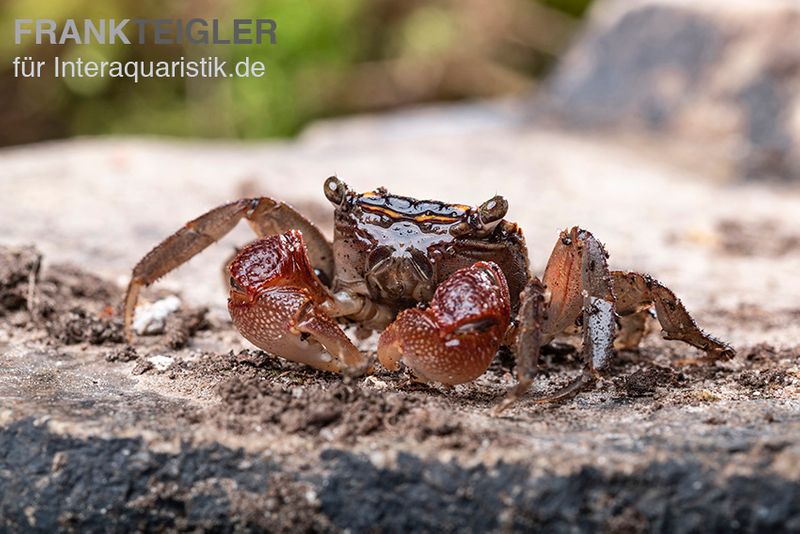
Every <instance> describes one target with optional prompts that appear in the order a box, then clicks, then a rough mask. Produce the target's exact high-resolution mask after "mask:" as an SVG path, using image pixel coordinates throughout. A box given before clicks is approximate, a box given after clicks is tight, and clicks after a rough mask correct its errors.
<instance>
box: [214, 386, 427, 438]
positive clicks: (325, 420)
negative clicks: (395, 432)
mask: <svg viewBox="0 0 800 534" xmlns="http://www.w3.org/2000/svg"><path fill="white" fill-rule="evenodd" d="M218 392H219V395H220V398H221V401H222V402H221V408H222V410H223V412H224V414H225V415H224V417H223V422H224V423H225V425H226V426H228V427H231V429H232V430H234V431H238V432H247V431H249V430H250V428H252V427H253V426H261V425H277V426H278V427H279V428H280V430H281V431H283V432H288V433H292V434H303V435H316V434H318V433H319V432H320V431H322V430H323V429H325V430H329V431H330V432H331V433H332V437H336V438H339V439H343V440H347V439H348V438H350V439H352V438H355V437H358V436H365V435H369V434H372V433H374V432H378V431H380V430H383V429H386V428H389V427H392V426H394V425H397V424H398V423H400V422H401V420H402V419H403V418H404V417H406V416H407V415H408V414H409V412H410V409H411V407H412V406H414V405H415V404H416V401H415V400H413V399H409V398H407V397H404V396H403V395H401V394H398V393H388V394H386V393H379V392H375V391H372V390H370V389H367V388H362V387H360V386H356V385H348V384H345V383H343V382H338V383H333V384H330V385H327V386H325V385H317V384H315V385H312V386H309V387H299V386H296V387H286V386H284V385H282V384H280V383H276V382H272V381H266V380H258V379H255V380H253V379H251V380H242V379H241V378H239V377H234V378H232V379H230V380H226V381H225V382H222V383H221V384H220V385H219V387H218Z"/></svg>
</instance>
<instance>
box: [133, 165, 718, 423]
mask: <svg viewBox="0 0 800 534" xmlns="http://www.w3.org/2000/svg"><path fill="white" fill-rule="evenodd" d="M323 190H324V193H325V196H326V197H327V199H328V200H329V201H330V202H331V204H332V205H333V214H334V235H333V243H330V242H329V241H328V240H327V239H326V238H325V237H324V236H323V234H322V233H321V232H320V230H319V229H318V228H317V227H316V226H314V224H312V223H311V222H310V221H309V220H308V219H306V218H305V217H304V216H303V215H301V214H300V213H299V212H298V211H296V210H295V209H294V208H292V207H291V206H289V205H288V204H286V203H284V202H280V201H278V200H274V199H272V198H268V197H259V198H246V199H241V200H237V201H235V202H231V203H228V204H224V205H222V206H219V207H217V208H214V209H212V210H210V211H208V212H207V213H205V214H203V215H201V216H200V217H198V218H196V219H194V220H192V221H190V222H188V223H186V225H185V226H184V227H183V228H181V229H180V230H178V231H177V232H175V233H174V234H172V235H171V236H169V237H168V238H166V239H165V240H164V241H163V242H161V243H160V244H159V245H157V246H156V247H155V248H154V249H153V250H151V251H150V252H149V253H148V254H147V255H146V256H145V257H144V258H142V260H141V261H139V263H138V264H137V265H136V266H135V267H134V269H133V273H132V277H131V280H130V283H129V285H128V289H127V293H126V296H125V301H124V305H123V306H124V327H125V332H126V335H127V336H128V339H129V340H131V341H132V336H133V333H132V331H131V322H132V319H133V316H134V311H135V308H136V303H137V299H138V295H139V292H140V290H141V288H143V287H145V286H148V285H150V284H152V283H153V282H155V281H156V280H157V279H159V278H161V277H162V276H164V275H166V274H167V273H169V272H170V271H172V270H173V269H175V268H176V267H178V266H180V265H181V264H183V263H185V262H186V261H188V260H189V259H190V258H192V257H193V256H195V255H196V254H198V253H199V252H201V251H202V250H203V249H205V248H206V247H208V246H209V245H211V244H212V243H214V242H216V241H218V240H219V239H221V238H222V237H223V236H224V235H225V234H227V233H228V232H229V231H230V230H231V229H232V228H233V227H234V226H236V224H237V223H238V222H239V221H240V220H242V219H246V220H247V222H248V223H249V224H250V226H251V227H252V229H253V230H254V232H255V233H256V235H257V236H258V239H256V240H255V241H253V242H251V243H250V244H248V245H246V246H245V247H244V248H242V249H241V250H239V251H238V253H237V254H236V255H235V257H234V258H233V259H232V260H231V261H230V262H229V263H228V264H227V274H228V275H229V291H230V295H229V298H228V310H229V312H230V316H231V318H232V320H233V324H234V325H235V327H236V328H237V329H238V331H239V332H240V333H241V335H242V336H243V337H245V338H246V339H247V340H248V341H250V342H251V343H252V344H254V345H255V346H257V347H259V348H261V349H263V350H265V351H267V352H268V353H271V354H273V355H276V356H280V357H282V358H285V359H287V360H291V361H294V362H300V363H303V364H307V365H310V366H311V367H314V368H316V369H320V370H324V371H332V372H336V373H342V374H344V375H349V376H358V375H362V374H364V373H367V372H370V371H371V370H373V369H374V368H375V365H374V355H373V354H365V353H363V352H362V351H361V350H359V348H358V347H357V346H356V344H354V343H353V341H351V339H350V338H349V337H348V336H347V335H346V334H345V332H344V330H343V329H342V326H343V325H346V324H355V325H356V329H355V333H356V336H357V337H359V338H363V337H365V336H367V335H369V334H370V333H371V332H373V331H378V332H380V336H379V339H378V344H377V360H378V361H379V362H380V364H381V365H382V366H383V367H384V368H386V369H388V370H390V371H395V370H398V369H399V368H400V366H401V365H402V366H405V367H407V368H408V369H409V370H410V371H411V373H412V376H413V377H414V379H415V380H418V381H421V382H433V383H439V384H443V385H445V386H453V385H456V384H462V383H467V382H470V381H472V380H474V379H476V378H477V377H479V376H480V375H481V374H483V373H484V371H486V369H487V368H488V367H489V365H490V363H491V361H492V359H493V358H494V357H495V355H496V354H497V353H498V351H499V350H500V349H501V348H503V347H505V348H507V349H509V350H511V351H512V352H513V353H514V355H515V361H516V365H515V375H516V380H517V383H516V385H515V387H513V388H512V389H511V390H509V392H508V393H507V395H506V397H505V399H504V400H503V401H502V402H501V403H500V404H498V405H497V407H496V409H497V411H502V410H503V409H505V408H506V407H507V406H509V405H510V404H512V403H513V402H515V401H516V400H517V399H519V398H521V397H522V396H523V395H524V394H525V393H526V392H527V391H528V389H529V388H530V386H531V384H532V382H533V379H534V377H535V374H536V370H537V365H538V359H539V354H540V349H541V348H542V347H543V346H544V345H546V344H548V343H550V342H552V341H553V340H554V339H556V338H557V337H559V336H561V335H562V334H565V333H568V332H573V333H574V332H575V331H576V329H578V330H577V331H578V332H580V331H581V330H582V334H583V344H582V360H583V370H582V372H581V373H580V375H579V376H578V377H577V378H575V379H573V380H572V381H571V382H569V383H568V384H566V385H564V386H563V387H561V388H560V389H558V390H557V391H555V392H554V393H551V394H549V395H545V396H539V397H537V398H536V399H535V401H536V402H556V401H562V400H566V399H569V398H571V397H573V396H575V395H576V394H578V393H579V392H580V391H581V390H583V389H586V388H587V387H589V386H590V385H591V384H593V383H594V382H595V381H596V380H597V379H598V378H599V377H600V376H601V372H602V371H603V370H604V369H606V368H607V367H608V365H609V361H610V360H611V358H612V355H613V353H614V348H627V349H632V348H635V347H636V346H638V344H639V342H640V341H641V339H642V337H643V335H644V333H645V329H646V322H647V319H648V317H650V316H651V315H655V317H656V318H657V319H658V321H659V323H660V325H661V328H662V330H663V335H664V337H665V338H666V339H672V340H680V341H683V342H685V343H688V344H689V345H692V346H694V347H696V348H698V349H700V350H702V351H704V352H705V356H704V357H702V358H699V359H698V360H703V361H714V360H724V359H730V358H732V357H733V356H734V351H733V349H732V348H731V347H730V346H729V345H728V344H726V343H724V342H722V341H720V340H718V339H716V338H714V337H712V336H710V335H709V334H707V333H705V332H704V331H702V330H701V329H700V328H699V327H698V326H697V324H696V323H695V321H694V319H693V318H692V317H691V315H690V314H689V313H688V311H687V310H686V308H685V307H684V306H683V304H682V303H681V301H680V300H679V299H678V298H676V296H675V294H674V293H673V292H672V291H671V290H670V289H668V288H667V287H666V286H664V285H663V284H661V283H660V282H658V281H657V280H655V279H653V278H651V277H649V276H647V275H643V274H639V273H635V272H626V271H610V270H609V268H608V265H607V258H608V254H607V253H606V251H605V249H604V247H603V245H602V244H601V243H600V242H599V241H598V240H597V239H596V238H595V237H594V236H593V235H592V234H591V233H590V232H588V231H586V230H583V229H581V228H578V227H574V228H571V229H569V230H564V231H562V232H561V234H560V236H559V238H558V240H557V241H556V243H555V247H554V249H553V252H552V254H551V255H550V258H549V260H548V262H547V267H546V268H545V271H544V274H543V276H542V278H541V280H540V279H539V278H537V277H536V276H534V275H532V274H531V272H530V268H529V262H528V253H527V249H526V245H525V239H524V237H523V234H522V231H521V230H520V228H519V227H518V226H517V225H516V224H514V223H512V222H509V221H507V220H505V218H504V217H505V215H506V212H507V210H508V203H507V201H506V200H505V199H504V198H503V197H502V196H495V197H493V198H491V199H489V200H487V201H486V202H484V203H482V204H481V205H479V206H477V207H470V206H466V205H462V204H448V203H444V202H439V201H433V200H417V199H414V198H410V197H404V196H398V195H393V194H390V193H389V192H388V191H387V190H386V189H384V188H379V189H376V190H375V191H371V192H367V193H362V194H358V193H356V192H354V191H353V190H352V189H350V188H349V187H348V186H347V184H345V183H344V182H343V181H342V180H340V179H339V178H337V177H335V176H333V177H330V178H328V179H327V180H325V182H324V185H323ZM653 312H654V313H653Z"/></svg>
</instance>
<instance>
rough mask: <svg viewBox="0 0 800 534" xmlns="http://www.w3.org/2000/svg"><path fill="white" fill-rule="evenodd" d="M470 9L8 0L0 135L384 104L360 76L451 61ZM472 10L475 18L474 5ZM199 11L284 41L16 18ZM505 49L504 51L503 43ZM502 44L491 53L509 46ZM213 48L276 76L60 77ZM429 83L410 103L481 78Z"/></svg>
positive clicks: (296, 0) (360, 3)
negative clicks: (127, 31)
mask: <svg viewBox="0 0 800 534" xmlns="http://www.w3.org/2000/svg"><path fill="white" fill-rule="evenodd" d="M498 1H499V0H498ZM508 1H509V2H514V1H519V2H522V3H524V2H526V1H530V2H533V1H534V0H508ZM539 1H540V2H541V3H543V4H547V5H549V6H550V7H552V8H555V9H557V10H561V11H563V12H565V13H570V14H580V13H582V11H583V9H585V7H586V5H587V4H588V2H589V1H590V0H564V1H558V0H539ZM494 5H495V4H493V3H492V2H491V1H488V2H487V3H486V6H487V7H486V9H493V8H494ZM459 9H461V5H460V4H459V3H458V2H455V1H448V0H431V1H429V2H426V1H423V0H418V1H414V2H405V1H404V0H320V1H315V2H311V1H300V0H243V1H238V2H219V3H215V2H205V3H202V4H201V3H195V2H190V1H189V0H183V1H174V2H170V3H164V2H158V1H156V0H105V1H103V2H97V1H94V0H34V1H31V0H4V2H2V3H0V33H2V35H4V36H6V37H5V38H4V39H3V40H2V41H0V145H2V144H13V143H20V142H28V141H35V140H40V139H46V138H53V137H65V136H72V135H96V134H107V133H118V134H142V133H145V134H153V135H178V136H200V137H236V138H258V137H268V136H288V135H292V134H295V133H296V132H298V131H299V129H300V128H301V127H302V126H303V125H304V124H306V123H307V122H308V121H310V120H313V119H315V118H318V117H325V116H331V115H337V114H341V113H348V112H357V111H362V110H365V109H373V108H374V105H372V104H367V103H365V104H364V105H363V106H360V99H359V98H358V97H351V98H347V97H348V95H357V94H361V93H359V92H357V91H355V89H359V90H361V89H362V87H357V88H354V87H353V84H354V83H359V84H364V83H365V82H364V80H367V81H369V80H371V79H372V78H369V77H368V76H367V75H366V74H364V73H365V72H367V73H370V72H377V73H378V74H377V77H378V78H380V77H381V76H384V75H385V73H386V72H389V70H388V69H389V68H390V67H387V66H386V65H389V66H391V65H393V63H392V62H393V61H395V60H397V59H402V60H403V61H406V63H404V64H403V65H405V66H406V67H407V66H408V65H411V72H416V71H415V70H414V66H415V65H418V64H419V65H423V66H426V65H430V64H436V62H441V63H442V64H447V62H448V61H451V59H452V57H455V56H457V55H458V52H459V50H460V47H461V46H462V44H463V43H462V39H460V33H459V32H460V31H463V21H460V19H459V16H460V14H459V12H458V10H459ZM469 16H472V17H475V12H474V10H473V12H471V13H470V14H469ZM193 17H201V18H205V19H215V18H216V19H220V20H221V21H223V22H224V23H228V24H229V23H230V21H232V20H233V19H234V18H271V19H274V20H276V21H277V23H278V30H277V36H278V44H277V45H272V46H271V45H268V44H262V45H257V44H253V45H235V46H234V45H231V46H223V45H218V46H206V45H190V44H183V45H160V46H159V45H154V44H145V45H135V46H126V45H123V44H118V45H113V46H112V45H103V46H92V45H80V46H76V45H70V44H67V45H63V46H49V45H40V46H35V45H32V44H30V43H31V41H30V39H29V40H28V41H27V42H26V44H23V45H20V46H16V45H15V44H14V41H13V35H14V20H15V19H16V18H26V19H36V18H47V19H55V20H58V21H59V22H61V21H63V20H65V19H67V18H73V19H76V20H78V21H82V20H83V19H87V18H89V19H103V18H116V19H122V18H150V19H154V18H169V19H183V20H188V19H190V18H193ZM461 18H463V17H461ZM459 24H461V26H459ZM475 24H477V25H479V24H480V21H479V20H478V21H476V22H475ZM226 31H229V28H227V27H226ZM489 37H491V36H489ZM489 42H491V41H489ZM497 50H501V51H502V47H499V46H498V48H497ZM497 50H494V49H492V50H489V52H487V54H494V55H498V53H497ZM209 55H213V56H219V57H220V58H221V59H224V60H227V61H228V63H229V65H233V64H235V63H236V62H237V61H239V60H243V59H245V58H250V59H251V60H258V61H262V62H263V63H264V64H265V65H266V67H267V70H266V75H265V76H264V77H263V78H253V77H250V78H235V77H234V78H227V79H199V78H198V79H180V78H179V79H155V80H154V79H144V80H141V81H140V82H139V83H138V84H134V83H133V82H132V81H131V80H129V79H124V78H122V79H114V78H110V77H106V78H84V79H54V78H53V76H52V63H53V58H54V57H56V56H58V57H60V58H64V59H72V58H75V57H82V58H83V59H85V60H98V61H102V60H106V61H130V60H137V61H151V60H153V61H158V60H167V61H169V60H173V59H176V58H179V57H181V56H184V57H186V58H187V59H190V58H200V57H203V56H209ZM16 56H32V57H34V58H35V59H44V60H47V61H48V63H49V65H50V67H49V70H47V71H46V72H45V76H44V77H43V78H42V79H20V78H14V77H13V76H12V66H11V61H12V59H13V58H14V57H16ZM515 61H516V63H520V62H519V61H518V60H515ZM381 62H384V63H381ZM523 63H524V62H523ZM365 65H366V66H367V67H369V66H372V65H382V67H381V68H382V69H384V70H380V69H378V70H377V71H374V70H370V69H369V68H366V67H365V68H362V67H363V66H365ZM514 68H516V69H518V70H519V69H522V70H523V72H520V73H519V74H520V75H521V76H523V77H524V76H528V77H531V76H533V75H534V74H535V73H536V67H535V66H531V65H528V66H526V65H525V64H522V65H521V66H519V65H516V64H515V65H514ZM525 69H527V70H525ZM429 70H430V69H429ZM423 71H424V69H423ZM424 72H427V71H424ZM432 72H438V71H436V70H435V69H433V70H432ZM374 76H375V75H373V77H374ZM377 85H378V86H380V85H381V84H377ZM382 85H383V87H386V85H387V84H386V83H383V84H382ZM423 87H427V88H428V89H427V92H426V91H424V90H417V89H413V88H412V90H411V91H410V93H411V95H412V96H411V97H405V98H406V100H403V101H400V102H399V103H398V105H399V104H402V103H409V101H408V100H409V98H410V99H411V101H413V100H414V99H417V100H436V99H441V98H452V97H453V94H455V96H456V97H469V96H471V93H470V89H469V88H466V89H464V88H457V89H456V90H454V89H452V88H445V89H441V91H439V92H437V88H436V87H435V86H431V84H430V83H429V84H427V85H423ZM430 87H433V89H431V88H430ZM503 87H505V86H502V85H500V86H498V88H497V89H496V90H495V92H497V93H498V94H500V93H503V92H504V91H505V89H504V88H503ZM484 92H485V91H484ZM364 94H366V93H364ZM415 95H416V96H415ZM480 96H485V95H483V94H481V95H480ZM375 101H377V102H384V101H386V102H389V104H387V105H392V104H391V102H393V101H392V100H391V99H390V98H376V99H375Z"/></svg>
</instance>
